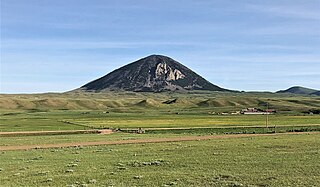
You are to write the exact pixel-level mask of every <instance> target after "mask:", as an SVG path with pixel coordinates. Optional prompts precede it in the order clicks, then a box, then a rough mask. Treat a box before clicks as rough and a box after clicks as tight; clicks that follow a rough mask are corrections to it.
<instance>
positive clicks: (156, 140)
mask: <svg viewBox="0 0 320 187" xmlns="http://www.w3.org/2000/svg"><path fill="white" fill-rule="evenodd" d="M298 134H320V132H292V133H275V134H230V135H210V136H182V137H175V138H149V139H136V140H117V141H100V142H73V143H59V144H39V145H21V146H0V151H10V150H29V149H46V148H62V147H77V146H97V145H120V144H139V143H160V142H180V141H195V140H199V141H200V140H210V139H227V138H241V137H258V136H281V135H298Z"/></svg>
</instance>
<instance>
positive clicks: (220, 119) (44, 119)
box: [0, 110, 320, 132]
mask: <svg viewBox="0 0 320 187" xmlns="http://www.w3.org/2000/svg"><path fill="white" fill-rule="evenodd" d="M265 121H266V116H264V115H211V114H203V113H198V114H197V113H195V110H194V111H193V113H191V112H183V111H182V112H180V113H179V114H176V113H172V112H165V111H159V112H158V111H151V112H146V111H145V112H135V113H124V112H121V113H119V112H110V113H103V111H78V110H75V111H69V110H67V111H48V112H25V111H22V112H16V113H13V112H11V113H5V114H2V115H0V131H3V132H4V131H41V130H43V131H47V130H84V129H90V128H138V127H142V128H159V127H160V128H163V127H166V128H172V127H175V128H179V127H180V128H185V127H188V128H190V127H233V126H265V123H266V122H265ZM275 125H276V126H302V125H320V115H305V116H303V115H299V116H296V115H284V114H277V115H269V126H275Z"/></svg>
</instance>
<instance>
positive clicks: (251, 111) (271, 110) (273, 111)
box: [241, 108, 276, 114]
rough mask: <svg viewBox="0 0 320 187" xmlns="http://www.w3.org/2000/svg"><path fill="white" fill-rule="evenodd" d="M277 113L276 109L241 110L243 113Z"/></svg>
mask: <svg viewBox="0 0 320 187" xmlns="http://www.w3.org/2000/svg"><path fill="white" fill-rule="evenodd" d="M273 113H276V110H275V109H267V110H261V109H259V108H245V109H242V110H241V114H273Z"/></svg>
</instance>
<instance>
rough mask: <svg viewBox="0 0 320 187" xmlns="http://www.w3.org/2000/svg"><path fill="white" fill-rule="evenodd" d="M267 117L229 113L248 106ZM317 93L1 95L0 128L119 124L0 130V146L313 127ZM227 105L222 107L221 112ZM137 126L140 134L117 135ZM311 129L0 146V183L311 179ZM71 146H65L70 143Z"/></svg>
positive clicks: (315, 155)
mask: <svg viewBox="0 0 320 187" xmlns="http://www.w3.org/2000/svg"><path fill="white" fill-rule="evenodd" d="M266 103H268V104H269V107H270V108H274V109H276V110H277V113H276V114H273V115H269V116H268V117H269V123H268V128H265V125H266V116H265V115H239V114H237V115H232V114H231V113H233V112H235V111H239V110H241V109H243V108H247V107H258V108H261V109H266ZM319 108H320V97H311V96H310V97H304V96H294V95H281V94H270V93H226V94H221V93H215V92H193V93H153V94H151V93H130V92H124V93H104V94H97V93H66V94H32V95H25V94H24V95H0V131H2V132H12V131H53V130H87V129H104V128H111V129H121V130H122V132H118V131H117V132H115V133H113V134H109V135H100V134H72V135H71V134H68V135H38V136H24V135H19V136H18V135H14V136H12V137H4V136H1V135H0V146H2V147H6V146H28V145H32V146H33V145H47V144H64V143H75V144H81V143H86V142H111V141H126V140H147V139H160V138H168V139H170V138H178V137H184V138H185V137H191V136H192V137H193V139H195V138H196V139H198V138H199V137H201V136H203V137H204V136H211V135H213V136H215V135H216V134H219V135H220V136H223V137H225V136H228V135H225V134H264V133H275V132H276V133H279V132H300V131H308V132H309V131H319V130H320V115H309V114H306V113H305V112H308V111H309V110H311V109H319ZM226 113H228V114H226ZM140 127H141V128H143V129H145V130H146V132H145V134H132V133H124V132H129V131H130V130H132V129H137V128H140ZM319 144H320V134H319V133H310V134H300V135H292V134H291V135H287V134H272V136H252V137H241V138H240V137H238V138H228V139H211V140H201V141H188V142H171V143H168V142H167V143H140V144H131V145H100V146H85V147H69V148H55V149H53V148H51V149H31V150H27V151H19V150H15V151H2V152H0V181H1V183H0V186H228V187H231V186H233V187H236V186H255V187H263V186H317V185H318V184H319V181H320V178H319V176H320V169H319V168H320V164H319V161H318V160H320V152H319V151H320V147H319ZM72 145H73V144H72Z"/></svg>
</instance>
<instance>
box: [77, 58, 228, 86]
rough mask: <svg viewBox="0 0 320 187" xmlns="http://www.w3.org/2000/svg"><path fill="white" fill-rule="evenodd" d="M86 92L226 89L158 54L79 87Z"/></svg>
mask: <svg viewBox="0 0 320 187" xmlns="http://www.w3.org/2000/svg"><path fill="white" fill-rule="evenodd" d="M81 89H82V90H86V91H98V92H99V91H109V90H126V91H151V92H160V91H174V90H212V91H226V90H225V89H223V88H220V87H218V86H216V85H213V84H211V83H210V82H208V81H207V80H205V79H204V78H202V77H201V76H199V75H198V74H196V73H195V72H193V71H191V70H190V69H188V68H187V67H185V66H184V65H182V64H180V63H179V62H177V61H175V60H173V59H171V58H169V57H166V56H161V55H151V56H148V57H146V58H143V59H140V60H138V61H135V62H133V63H131V64H128V65H126V66H123V67H121V68H119V69H117V70H114V71H113V72H111V73H109V74H107V75H106V76H104V77H101V78H100V79H97V80H95V81H92V82H90V83H88V84H86V85H84V86H82V87H81Z"/></svg>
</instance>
